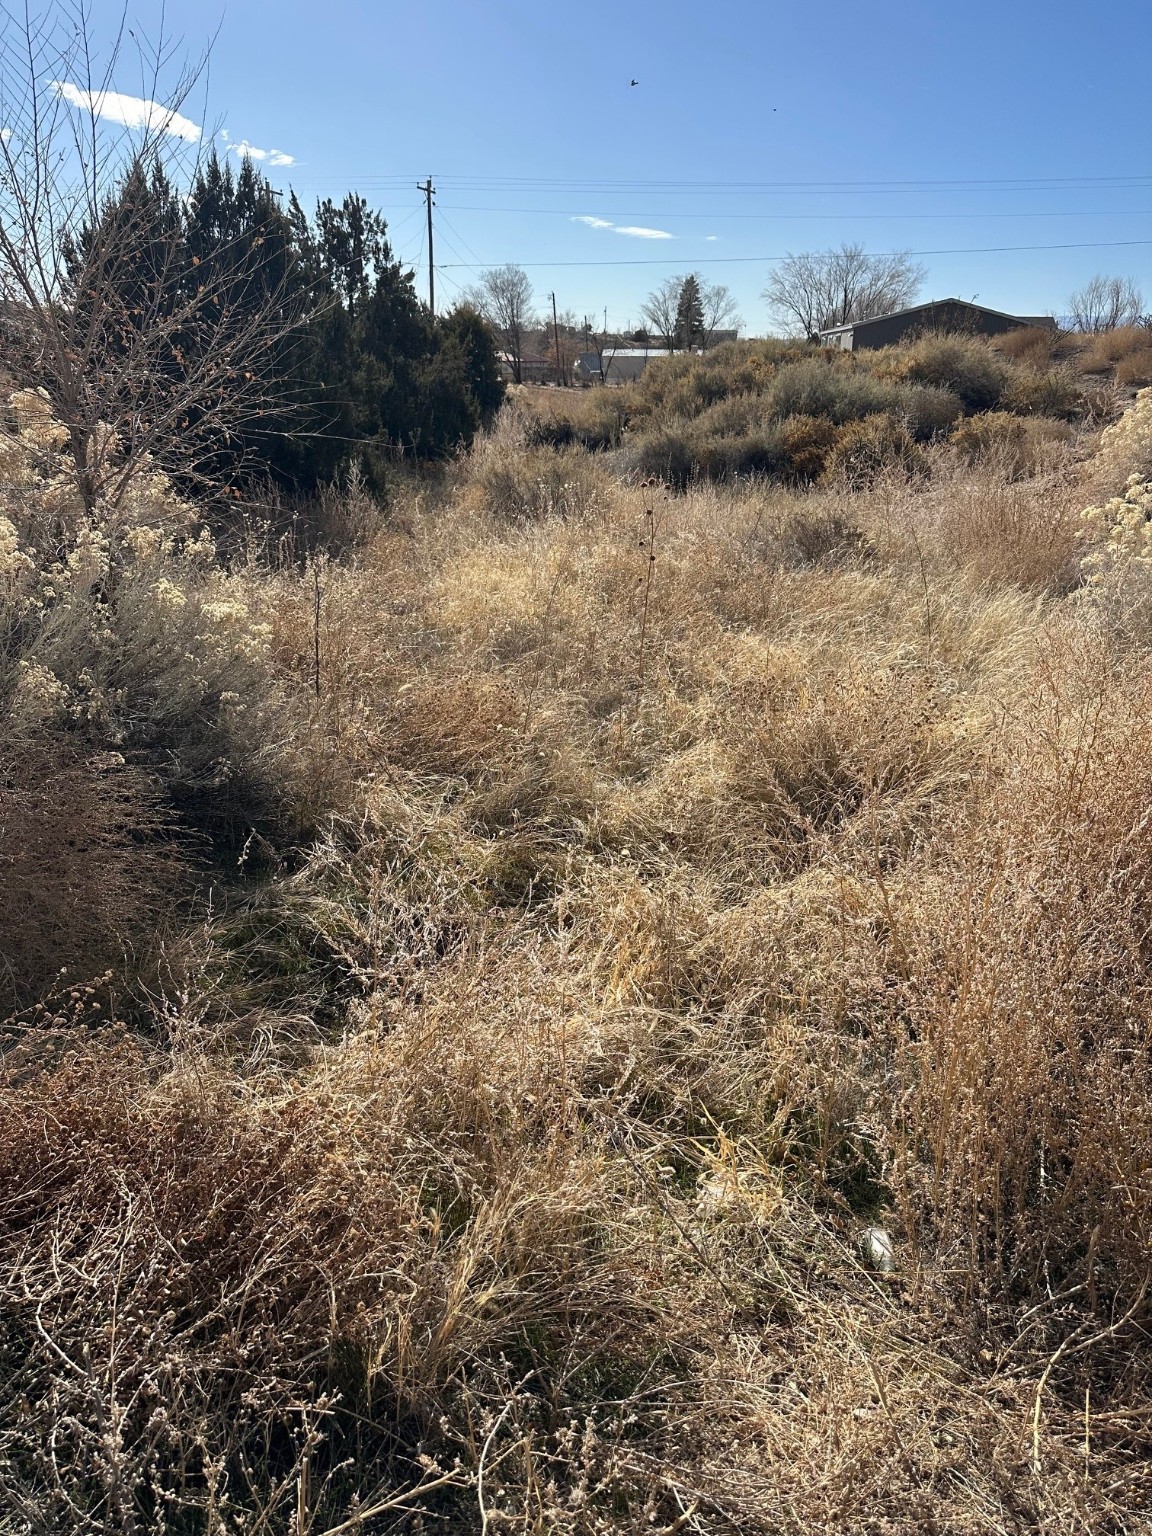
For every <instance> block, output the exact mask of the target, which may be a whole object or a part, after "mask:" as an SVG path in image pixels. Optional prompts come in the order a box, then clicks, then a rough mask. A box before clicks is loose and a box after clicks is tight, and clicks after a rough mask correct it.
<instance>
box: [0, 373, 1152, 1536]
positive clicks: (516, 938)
mask: <svg viewBox="0 0 1152 1536" xmlns="http://www.w3.org/2000/svg"><path fill="white" fill-rule="evenodd" d="M803 366H804V367H808V364H803ZM925 366H926V365H925ZM996 366H1001V365H998V364H997V365H996ZM1002 366H1003V368H1005V369H1007V368H1009V367H1013V366H1015V365H1013V364H1010V363H1009V362H1005V363H1004V364H1003V365H1002ZM1028 366H1029V367H1030V368H1033V367H1035V368H1039V367H1041V363H1037V362H1036V361H1035V360H1032V361H1030V362H1029V365H1028ZM777 377H778V376H777ZM907 377H908V370H907V369H906V371H905V374H904V378H905V380H906V379H907ZM998 377H999V375H998ZM1028 377H1029V378H1030V377H1032V375H1031V374H1030V375H1029V376H1028ZM1013 380H1015V375H1013ZM793 382H795V381H793ZM801 382H803V381H801ZM810 382H811V381H810V380H809V383H810ZM1017 384H1018V381H1016V382H1013V384H1012V387H1013V388H1016V387H1017ZM881 385H883V388H884V389H888V390H892V389H896V388H897V387H899V388H910V387H912V386H910V385H907V383H906V382H905V383H899V384H898V385H897V384H894V383H892V381H891V380H888V381H885V380H884V379H880V378H878V380H877V384H876V387H877V388H878V389H879V388H880V386H881ZM684 387H687V386H684ZM776 387H780V386H779V384H777V386H776ZM805 387H807V385H806V386H805ZM855 387H857V386H856V385H853V388H855ZM860 387H864V386H860ZM867 387H868V388H871V387H872V385H871V384H869V385H868V386H867ZM1021 387H1022V386H1021ZM916 388H918V389H921V390H922V391H930V390H933V389H939V386H937V385H935V384H932V383H931V382H925V383H922V384H917V385H916ZM997 388H998V390H1000V393H1003V386H1001V385H998V386H997ZM610 393H611V392H600V394H599V395H598V396H592V395H590V396H587V397H581V396H576V397H571V398H573V399H574V401H575V404H574V405H573V407H572V409H573V410H578V411H579V412H582V413H584V415H585V417H586V418H587V419H586V420H583V419H582V425H583V426H584V427H587V429H588V430H589V431H590V432H591V431H592V430H593V428H595V429H596V431H597V432H600V437H599V438H598V439H597V440H596V441H594V442H593V443H592V444H591V447H592V448H595V449H596V450H597V451H589V448H587V447H585V446H583V445H582V444H583V441H584V439H582V438H580V437H579V434H577V433H575V432H572V433H569V434H567V440H566V441H564V442H561V443H560V444H559V446H557V445H555V444H554V443H553V442H550V441H548V440H547V437H548V434H547V433H544V434H542V433H541V431H540V428H539V422H538V413H537V414H534V413H533V411H534V408H533V407H531V406H530V405H528V404H526V403H525V402H524V401H523V400H519V401H513V402H511V403H510V404H509V406H507V407H506V409H505V412H504V415H503V417H502V418H501V420H500V422H499V423H498V425H497V428H496V430H495V431H494V433H493V434H492V435H491V436H490V437H488V438H486V439H483V440H481V441H480V443H479V444H478V446H477V447H476V449H475V450H474V451H473V453H472V454H471V455H470V456H469V457H468V458H467V459H465V460H462V461H461V462H459V463H457V464H454V465H452V466H451V467H450V468H449V469H448V470H446V471H445V472H444V473H443V474H441V475H438V476H437V477H435V478H427V479H424V480H412V481H410V482H403V483H399V484H398V486H397V489H396V492H395V495H394V497H393V500H392V503H391V505H390V506H389V508H388V509H387V510H386V511H385V512H383V513H379V512H377V511H376V510H375V509H374V508H373V507H371V506H370V505H368V504H366V503H365V502H364V499H363V498H362V496H361V494H360V492H359V491H358V489H357V487H356V486H355V484H353V486H352V488H351V492H350V496H349V497H347V498H345V501H344V502H343V503H342V504H341V505H340V506H339V507H337V506H336V505H335V503H334V504H333V505H332V506H330V507H329V508H328V515H329V518H330V525H331V527H334V528H337V527H338V529H339V533H340V537H339V538H338V539H337V538H336V537H335V536H333V537H331V538H330V539H329V541H328V545H327V547H326V548H325V547H317V548H314V549H312V550H307V549H304V548H301V547H299V546H294V545H293V544H292V541H291V539H289V538H288V537H287V536H285V537H279V538H278V537H276V536H275V535H274V533H273V531H270V530H268V529H262V528H260V527H259V526H257V525H255V524H253V525H252V526H250V527H249V528H248V530H247V531H246V532H245V533H243V534H239V533H236V532H235V531H233V533H232V535H231V536H226V535H225V534H224V533H223V532H222V531H221V530H220V529H216V530H215V531H214V532H210V531H209V530H208V529H207V528H205V527H203V526H202V522H201V519H200V517H199V516H198V514H197V512H196V510H195V509H194V508H191V507H188V506H186V505H184V504H182V503H181V502H180V500H179V498H178V497H176V496H175V494H174V493H173V491H172V489H171V487H170V486H168V485H167V483H166V482H165V481H164V480H163V477H161V476H159V475H158V474H157V475H152V476H150V477H145V478H144V479H142V480H141V482H140V483H139V484H138V485H137V486H136V488H135V489H134V491H133V494H132V496H131V497H130V498H128V500H127V501H126V502H125V503H124V504H123V505H122V506H120V507H119V508H117V509H116V510H115V511H99V510H98V512H97V513H96V514H95V515H94V516H93V517H91V518H86V517H85V516H84V514H83V513H82V512H81V511H80V510H79V509H78V507H77V505H76V503H75V499H74V498H73V497H72V496H71V494H70V492H69V487H68V482H67V478H66V476H64V475H63V474H62V472H61V469H60V463H59V458H58V451H59V443H58V438H57V434H56V431H55V429H54V427H53V425H52V422H51V420H50V417H49V416H48V413H47V410H46V408H45V407H44V406H43V404H42V402H40V401H39V400H38V397H30V396H19V397H16V399H15V401H14V405H13V407H12V409H11V411H10V412H9V414H8V418H7V420H6V425H5V431H4V435H3V438H2V440H0V479H2V481H3V485H2V488H0V496H2V500H0V633H2V634H3V637H4V640H3V647H4V648H3V652H2V655H0V708H2V710H3V713H4V724H3V729H2V731H0V952H2V954H3V968H2V973H0V991H2V993H3V1000H2V1002H0V1016H3V1015H4V1014H7V1015H8V1018H7V1022H6V1023H4V1024H3V1036H4V1046H5V1050H4V1055H3V1059H2V1083H0V1318H2V1322H0V1531H2V1532H5V1533H7V1532H11V1533H16V1532H36V1533H44V1536H47V1533H49V1532H51V1533H58V1532H63V1531H76V1532H93V1533H95V1532H117V1533H121V1532H123V1533H144V1532H153V1531H156V1532H167V1533H172V1536H177V1533H179V1536H183V1533H193V1532H195V1533H200V1532H203V1533H206V1536H223V1533H228V1536H232V1533H237V1536H238V1533H241V1532H243V1533H249V1536H255V1533H266V1536H272V1533H277V1536H280V1533H290V1536H347V1533H352V1532H359V1531H363V1532H366V1533H368V1532H371V1533H377V1532H379V1533H383V1532H388V1531H393V1532H418V1531H420V1532H432V1531H438V1530H443V1531H451V1532H481V1531H483V1532H489V1533H492V1536H495V1533H497V1532H524V1533H529V1532H530V1533H534V1536H543V1533H549V1536H607V1533H610V1532H637V1533H639V1532H663V1533H669V1536H670V1533H672V1532H684V1533H691V1532H698V1533H703V1532H708V1533H735V1532H740V1533H750V1532H763V1533H765V1536H768V1533H772V1536H777V1533H794V1536H801V1533H805V1536H806V1533H811V1532H815V1531H821V1532H825V1531H826V1532H842V1533H849V1532H851V1533H857V1532H859V1533H869V1536H880V1533H885V1536H888V1533H907V1536H912V1533H921V1532H939V1533H973V1536H976V1533H985V1532H1003V1533H1017V1532H1044V1533H1052V1536H1055V1533H1057V1532H1059V1533H1066V1532H1075V1531H1081V1532H1085V1533H1087V1532H1091V1533H1103V1532H1117V1533H1119V1532H1137V1531H1142V1530H1146V1529H1147V1528H1148V1527H1147V1524H1146V1521H1147V1519H1148V1511H1149V1509H1150V1508H1152V1476H1150V1474H1149V1455H1150V1453H1152V1439H1150V1437H1152V1348H1150V1341H1149V1336H1148V1329H1149V1324H1150V1320H1152V1296H1150V1295H1149V1277H1150V1274H1152V1268H1150V1243H1152V1042H1150V1020H1152V928H1150V924H1152V652H1150V649H1149V636H1150V635H1152V628H1150V627H1149V626H1150V621H1152V563H1150V555H1152V541H1150V540H1149V538H1148V536H1147V535H1146V533H1145V529H1146V528H1147V527H1148V526H1150V525H1149V518H1148V513H1149V511H1152V492H1148V491H1145V490H1144V483H1145V480H1146V479H1147V478H1148V477H1152V393H1146V394H1144V395H1143V396H1141V397H1140V398H1139V400H1138V401H1137V403H1136V404H1135V405H1134V406H1133V407H1132V408H1131V410H1130V411H1129V413H1128V415H1127V416H1126V417H1125V418H1124V419H1123V420H1122V421H1121V423H1120V425H1119V426H1118V427H1117V428H1115V429H1113V430H1112V431H1111V432H1110V433H1109V434H1108V435H1107V436H1106V437H1105V439H1104V442H1103V444H1102V445H1099V444H1098V440H1097V439H1098V422H1095V421H1093V420H1088V421H1087V424H1085V421H1084V419H1083V418H1081V419H1078V420H1075V421H1073V420H1071V416H1069V418H1067V419H1066V429H1064V430H1061V431H1059V432H1055V431H1054V432H1051V433H1048V434H1047V435H1046V436H1044V434H1043V433H1041V436H1044V443H1043V445H1042V451H1041V450H1040V449H1037V450H1036V451H1035V452H1032V451H1030V452H1029V453H1028V454H1027V455H1025V456H1023V457H1022V456H1021V453H1020V451H1019V448H1020V444H1019V440H1018V435H1017V437H1013V435H1012V433H1011V432H1009V431H1007V430H996V429H994V428H989V429H987V431H986V434H985V437H984V438H981V437H980V436H979V433H976V435H975V436H974V437H973V436H972V435H971V434H970V436H969V438H967V439H962V440H957V441H954V442H948V441H947V440H939V435H938V438H937V440H935V441H927V440H925V441H920V440H919V439H917V440H916V441H915V443H914V445H913V446H914V447H915V461H914V462H912V461H911V460H909V459H907V458H904V457H901V454H900V453H896V454H895V456H893V455H892V454H891V453H888V452H886V453H885V454H883V455H880V456H879V457H878V458H877V459H876V460H875V462H874V463H873V462H872V461H869V462H870V463H872V469H871V471H870V472H869V473H868V474H867V475H858V474H852V473H849V470H851V468H852V464H853V463H858V462H859V461H858V460H852V461H851V462H848V463H846V462H836V463H833V464H832V465H830V466H825V469H824V470H823V471H822V473H821V475H820V477H819V478H816V479H815V480H814V483H811V484H806V485H795V484H788V483H774V482H771V481H768V480H766V479H764V478H762V477H760V476H758V475H756V474H752V475H747V474H732V475H727V476H721V477H720V478H719V479H715V480H714V479H711V478H709V477H707V476H703V475H700V476H696V475H689V476H686V477H685V481H686V484H687V489H685V490H684V491H683V492H676V491H674V490H672V489H669V488H668V487H666V486H665V485H664V484H662V483H659V482H647V481H646V480H645V476H644V473H642V470H643V468H644V466H643V465H639V466H638V465H637V464H636V462H635V453H636V449H635V446H634V445H633V446H632V447H630V446H629V440H628V438H625V439H623V445H622V446H621V441H622V440H621V436H620V433H621V431H622V427H621V426H619V425H618V426H615V427H613V426H612V423H611V421H610V420H609V416H610V414H611V412H612V411H615V410H616V409H617V407H616V406H615V405H614V404H612V403H611V402H610V401H606V400H605V398H604V397H605V396H606V395H609V394H610ZM745 393H747V391H745ZM556 398H557V400H558V399H559V396H558V392H557V395H556ZM877 398H878V399H879V398H880V397H879V396H877ZM887 398H888V397H887V396H885V399H887ZM891 398H892V400H895V399H896V396H895V395H892V397H891ZM928 398H929V397H928V395H927V394H923V395H920V396H917V399H921V400H925V401H927V400H928ZM933 398H934V399H935V398H936V397H933ZM998 398H999V397H998ZM929 404H931V401H929ZM555 408H556V409H557V410H560V409H561V407H560V406H559V405H556V407H555ZM703 408H704V409H714V408H715V407H714V406H713V407H709V406H707V405H704V407H703ZM925 408H926V409H927V406H926V407H925ZM932 408H933V409H935V406H933V407H932ZM990 408H991V409H995V408H996V407H995V406H993V407H990ZM883 409H884V410H887V411H891V410H894V409H895V406H894V405H891V404H889V405H887V406H883ZM985 409H988V407H986V408H985ZM692 419H693V420H694V421H695V420H696V418H695V417H693V418H692ZM813 419H815V418H813ZM670 420H671V418H668V419H667V420H665V421H664V422H663V423H662V424H661V425H660V430H662V431H663V430H668V431H671V430H672V426H670V425H669V421H670ZM645 430H654V429H649V428H646V429H645ZM693 430H694V431H695V430H698V429H697V428H696V427H693ZM765 430H767V429H765ZM739 431H740V432H741V433H743V434H747V433H748V432H752V431H757V432H758V431H760V428H759V427H755V428H750V427H748V426H747V420H745V422H744V425H741V426H740V428H739ZM554 435H555V434H554V433H553V436H554ZM913 436H915V434H913ZM885 441H886V442H887V441H888V440H887V439H885ZM809 446H811V444H809ZM826 446H828V445H826ZM601 449H602V450H603V451H600V450H601ZM822 451H823V450H822ZM1132 474H1135V475H1137V476H1139V477H1141V478H1140V479H1139V480H1138V481H1136V482H1134V483H1133V484H1132V485H1131V486H1129V488H1128V490H1127V491H1126V492H1125V485H1126V482H1127V480H1128V477H1129V476H1130V475H1132ZM1122 493H1123V497H1122ZM1110 498H1122V499H1113V500H1111V501H1110ZM1141 498H1143V500H1142V499H1141ZM1089 506H1095V507H1097V508H1098V509H1100V510H1098V512H1097V513H1096V514H1095V515H1094V516H1089V517H1085V516H1084V515H1083V513H1084V509H1085V508H1086V507H1089ZM876 1228H880V1229H883V1231H884V1233H886V1234H887V1235H888V1239H887V1241H890V1249H891V1260H890V1262H889V1259H888V1253H887V1251H886V1240H885V1239H884V1238H881V1237H879V1236H877V1235H876V1234H875V1232H874V1231H873V1230H872V1229H876ZM870 1234H871V1235H870Z"/></svg>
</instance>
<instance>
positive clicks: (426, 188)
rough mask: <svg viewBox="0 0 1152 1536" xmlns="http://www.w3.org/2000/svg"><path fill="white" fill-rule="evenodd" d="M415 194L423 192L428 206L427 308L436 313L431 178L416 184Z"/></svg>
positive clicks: (432, 187) (433, 189) (433, 190)
mask: <svg viewBox="0 0 1152 1536" xmlns="http://www.w3.org/2000/svg"><path fill="white" fill-rule="evenodd" d="M416 190H417V192H423V194H424V200H425V202H426V203H427V204H428V308H429V309H430V310H431V311H432V313H433V314H435V313H436V269H435V267H434V266H433V265H432V194H433V193H434V192H435V190H436V188H435V187H434V186H433V185H432V178H431V176H429V178H428V180H427V181H426V182H424V184H423V185H421V184H420V182H417V183H416Z"/></svg>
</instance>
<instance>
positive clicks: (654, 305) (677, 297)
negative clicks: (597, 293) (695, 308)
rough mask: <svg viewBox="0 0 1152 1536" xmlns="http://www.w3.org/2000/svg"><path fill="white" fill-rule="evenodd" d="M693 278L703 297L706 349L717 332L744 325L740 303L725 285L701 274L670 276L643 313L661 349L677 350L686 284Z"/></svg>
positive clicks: (703, 325)
mask: <svg viewBox="0 0 1152 1536" xmlns="http://www.w3.org/2000/svg"><path fill="white" fill-rule="evenodd" d="M689 277H694V278H695V279H696V286H697V289H698V291H699V295H700V309H701V315H702V325H701V330H700V340H701V342H702V344H703V345H704V346H705V347H707V346H710V345H711V342H712V338H713V337H714V336H715V334H716V332H717V331H721V330H730V329H733V328H736V329H738V328H739V325H740V315H739V313H738V311H737V309H736V300H735V299H734V298H733V297H732V294H731V292H730V291H729V290H728V289H727V288H726V287H725V286H724V284H723V283H709V282H707V281H706V280H705V279H704V278H702V277H701V276H700V274H699V273H698V272H689V273H682V274H680V275H679V276H677V277H666V278H665V279H664V281H663V282H662V283H661V284H660V286H659V287H658V288H655V289H653V291H652V292H651V293H650V294H649V295H648V297H647V299H645V301H644V303H643V305H642V306H641V308H640V313H641V315H643V317H644V319H645V320H646V321H647V322H648V324H649V326H650V327H651V330H652V335H653V337H654V338H655V339H656V340H657V341H658V342H659V344H660V345H661V346H665V347H667V348H668V349H669V350H670V351H673V352H674V351H675V350H676V343H677V338H678V336H679V333H680V331H681V329H682V327H681V326H680V325H679V323H678V322H679V319H680V306H681V302H682V300H683V296H684V284H685V283H686V282H687V281H688V278H689Z"/></svg>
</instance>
